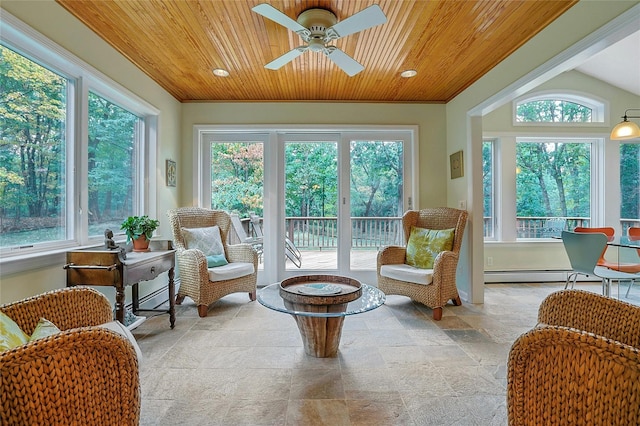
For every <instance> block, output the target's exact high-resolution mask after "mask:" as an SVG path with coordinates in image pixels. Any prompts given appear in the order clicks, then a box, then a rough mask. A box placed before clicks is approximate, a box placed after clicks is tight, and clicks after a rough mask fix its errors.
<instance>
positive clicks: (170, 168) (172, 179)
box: [166, 160, 177, 186]
mask: <svg viewBox="0 0 640 426" xmlns="http://www.w3.org/2000/svg"><path fill="white" fill-rule="evenodd" d="M166 181H167V186H176V181H177V170H176V162H175V161H173V160H167V176H166Z"/></svg>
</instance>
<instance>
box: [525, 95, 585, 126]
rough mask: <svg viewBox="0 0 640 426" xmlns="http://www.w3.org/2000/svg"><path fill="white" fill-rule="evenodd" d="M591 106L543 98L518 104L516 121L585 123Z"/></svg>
mask: <svg viewBox="0 0 640 426" xmlns="http://www.w3.org/2000/svg"><path fill="white" fill-rule="evenodd" d="M591 114H592V110H591V108H589V107H587V106H585V105H580V104H577V103H575V102H571V101H565V100H561V99H543V100H537V101H530V102H525V103H522V104H519V105H518V106H517V107H516V121H519V122H534V123H587V122H590V121H591Z"/></svg>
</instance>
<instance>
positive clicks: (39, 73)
mask: <svg viewBox="0 0 640 426" xmlns="http://www.w3.org/2000/svg"><path fill="white" fill-rule="evenodd" d="M66 96H67V80H66V79H65V78H63V77H61V76H59V75H57V74H55V73H53V72H51V71H49V70H48V69H46V68H44V67H42V66H40V65H38V64H36V63H35V62H32V61H31V60H29V59H27V58H25V57H23V56H21V55H19V54H17V53H15V52H13V51H12V50H10V49H8V48H6V47H4V46H0V167H1V168H3V169H4V170H5V173H6V175H11V176H14V177H16V176H19V177H20V179H19V180H17V179H12V185H19V190H18V191H17V193H18V194H17V196H15V195H16V194H15V193H14V196H12V197H8V198H7V199H5V198H3V210H4V212H8V211H11V212H12V213H13V215H14V217H15V218H16V220H19V219H20V218H21V217H22V215H26V216H27V217H42V216H57V217H62V214H63V213H62V209H63V208H64V204H65V203H64V193H65V190H64V185H65V184H64V181H65V163H64V158H65V155H64V154H65V152H64V149H65V142H64V136H65V122H66V120H65V117H66V102H67V99H66ZM6 188H7V187H5V188H4V189H6ZM13 188H14V189H15V186H13Z"/></svg>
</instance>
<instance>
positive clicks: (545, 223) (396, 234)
mask: <svg viewBox="0 0 640 426" xmlns="http://www.w3.org/2000/svg"><path fill="white" fill-rule="evenodd" d="M516 224H517V238H550V237H553V236H559V235H560V232H561V231H562V230H563V229H573V228H575V227H576V226H589V224H590V219H589V218H586V217H566V218H550V217H519V218H517V220H516ZM620 224H621V228H622V231H623V234H626V233H627V229H628V228H629V227H631V226H640V219H621V220H620ZM243 225H244V226H245V227H246V228H245V231H246V232H247V234H248V235H252V234H253V232H252V231H253V229H252V228H251V224H250V222H249V219H245V220H243ZM285 227H286V232H287V237H288V238H289V239H290V240H291V241H293V243H294V244H295V246H296V247H298V248H299V249H304V250H323V249H335V248H337V247H338V229H337V227H338V220H337V218H335V217H302V216H298V217H288V218H286V220H285ZM232 234H235V233H233V232H230V233H229V236H230V242H231V243H236V242H239V240H238V241H236V240H237V237H236V236H235V235H232ZM484 236H485V238H486V237H489V236H491V218H490V217H485V218H484ZM402 240H403V235H402V218H401V217H352V218H351V247H352V248H355V249H358V248H360V249H374V248H375V249H379V248H380V247H384V246H387V245H400V244H402Z"/></svg>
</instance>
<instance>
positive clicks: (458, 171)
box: [449, 151, 464, 179]
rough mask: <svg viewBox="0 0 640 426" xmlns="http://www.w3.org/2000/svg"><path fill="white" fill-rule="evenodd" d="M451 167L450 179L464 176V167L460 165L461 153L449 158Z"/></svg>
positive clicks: (455, 153)
mask: <svg viewBox="0 0 640 426" xmlns="http://www.w3.org/2000/svg"><path fill="white" fill-rule="evenodd" d="M449 164H450V166H451V179H456V178H459V177H462V176H464V166H463V163H462V151H458V152H454V153H453V154H451V155H450V156H449Z"/></svg>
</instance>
